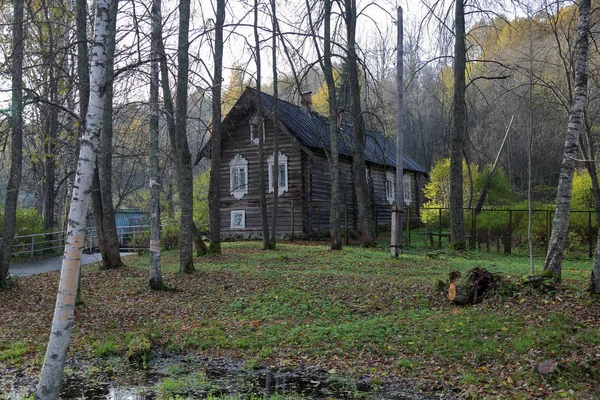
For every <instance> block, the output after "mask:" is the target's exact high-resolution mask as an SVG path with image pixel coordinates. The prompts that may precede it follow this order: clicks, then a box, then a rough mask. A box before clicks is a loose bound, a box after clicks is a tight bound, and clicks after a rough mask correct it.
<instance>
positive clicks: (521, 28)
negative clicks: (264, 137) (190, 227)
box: [0, 0, 600, 234]
mask: <svg viewBox="0 0 600 400" xmlns="http://www.w3.org/2000/svg"><path fill="white" fill-rule="evenodd" d="M480 5H481V7H480ZM257 6H258V10H259V13H258V24H259V25H260V26H261V27H260V29H259V32H258V35H259V38H260V41H261V47H262V48H263V50H264V51H265V52H266V51H268V47H269V46H270V43H269V41H270V37H271V36H272V27H271V26H270V25H271V22H270V20H269V18H270V13H271V9H270V8H269V7H268V5H267V4H261V3H260V2H259V3H258V4H257ZM361 6H362V7H364V13H363V14H362V15H360V16H359V18H358V24H359V27H360V29H359V30H360V32H359V35H358V38H357V40H358V45H359V47H358V48H359V59H360V66H361V67H360V71H361V72H360V82H361V96H362V103H363V104H362V106H363V108H364V109H365V110H366V112H367V115H368V116H369V117H368V118H367V121H366V122H367V125H368V126H369V127H371V128H374V129H378V130H384V131H385V132H386V133H388V134H389V135H393V134H394V132H395V129H396V118H395V108H396V98H397V91H396V82H395V63H394V61H393V60H394V59H395V55H394V53H395V48H396V46H395V31H394V29H395V28H394V15H393V7H394V5H392V4H388V3H386V4H384V5H382V6H380V5H376V4H374V3H366V2H365V3H364V4H361ZM483 6H486V7H487V6H489V7H487V9H488V10H493V11H483V10H484V8H483ZM118 7H119V9H118V12H117V13H116V39H115V57H114V69H115V72H114V78H113V84H114V93H113V96H114V97H113V112H112V131H113V133H112V148H111V155H112V160H111V163H112V173H111V178H112V202H113V205H114V208H115V209H127V208H134V209H142V210H146V211H148V210H149V203H148V198H149V189H148V187H147V186H148V185H147V182H148V168H149V163H148V153H149V152H148V139H147V138H148V134H149V125H148V120H149V112H150V107H149V103H148V97H147V87H148V83H149V60H150V28H151V21H150V11H151V10H150V8H149V6H148V5H147V4H144V3H142V2H137V1H135V0H133V1H121V2H119V3H118ZM280 7H281V10H283V11H281V10H280V14H279V15H278V23H279V32H278V35H279V38H280V40H279V42H278V47H279V53H278V64H277V69H278V81H279V96H280V98H282V99H284V100H288V101H291V102H293V103H296V104H297V103H299V98H300V95H299V91H305V90H312V91H313V92H314V102H315V108H316V109H317V110H318V111H321V112H323V113H326V110H327V85H326V83H325V78H324V76H323V73H322V71H321V69H319V68H317V63H315V60H316V59H317V52H315V46H314V43H316V42H318V41H320V40H321V36H320V35H321V34H320V32H321V31H322V23H321V22H320V19H319V18H320V16H322V12H323V11H322V9H321V8H320V6H319V5H317V4H316V3H314V4H313V3H311V2H307V3H306V4H305V3H304V2H301V1H299V2H287V3H286V4H282V5H280ZM307 7H308V9H310V13H307V11H306V10H307ZM336 7H337V6H336V5H335V4H334V13H335V11H336ZM447 7H448V5H447V4H443V3H442V2H435V3H434V2H422V3H420V4H419V5H418V6H416V5H413V4H410V5H408V7H407V10H408V11H407V13H406V15H407V22H406V23H405V39H404V51H405V68H404V82H405V85H404V91H405V92H404V142H405V143H404V148H405V151H406V153H407V154H409V155H410V156H411V157H413V158H414V159H415V160H417V161H418V162H419V163H420V164H421V165H422V166H424V167H425V168H426V169H427V170H431V169H432V168H433V166H434V164H435V163H436V162H438V161H439V162H440V164H439V165H440V167H441V165H443V164H444V161H443V160H444V159H446V158H447V157H448V156H449V154H448V143H449V140H448V135H449V129H450V125H451V113H452V107H451V105H452V90H453V89H452V88H453V77H452V57H451V48H452V43H453V37H452V30H451V29H449V28H448V27H449V26H452V18H451V13H449V12H448V8H447ZM467 7H469V5H468V4H467ZM470 7H471V11H472V12H469V13H468V15H467V30H468V32H467V37H466V41H467V61H468V63H467V71H466V73H467V95H466V96H467V97H466V99H467V115H468V123H467V136H468V140H467V145H466V148H465V151H464V153H465V154H464V156H465V158H466V160H467V165H469V166H471V168H470V169H469V170H470V172H471V176H470V177H468V176H467V179H465V193H470V192H471V189H469V188H468V187H467V186H469V182H473V181H477V179H478V178H477V176H478V174H485V170H486V168H487V167H486V166H487V165H489V164H491V163H492V162H493V161H494V159H495V157H496V155H497V153H498V150H499V149H500V144H501V143H502V139H503V138H504V134H505V132H506V129H507V126H508V125H509V121H511V118H514V119H513V122H512V125H511V127H510V132H509V134H508V136H507V140H506V147H505V149H504V151H503V152H502V154H501V155H500V158H499V165H500V167H501V170H502V171H503V172H502V173H501V176H502V179H504V180H505V182H504V183H502V185H504V187H503V189H502V190H500V192H498V193H497V195H496V196H495V197H494V195H492V196H491V197H490V198H489V200H488V203H487V204H488V205H495V206H499V205H507V204H508V203H511V202H517V201H520V200H523V199H524V198H525V195H526V192H527V153H528V138H529V135H531V153H532V158H533V159H532V166H533V169H532V171H531V174H532V181H533V186H534V190H533V198H534V200H535V201H538V202H548V203H552V202H553V200H554V196H555V188H556V185H557V182H558V175H559V169H560V160H561V154H562V146H563V142H564V134H565V131H566V121H567V115H568V107H569V103H570V99H571V96H572V94H571V93H572V86H573V57H574V56H573V55H574V45H575V39H576V25H577V24H576V21H577V7H576V5H574V4H573V3H570V2H564V1H544V2H530V3H522V2H512V3H507V2H504V3H502V4H501V3H499V2H489V4H483V3H482V4H479V3H474V4H472V5H470ZM338 11H342V9H341V8H340V10H338ZM0 13H1V14H0V18H1V20H2V31H1V34H2V37H1V40H0V62H2V65H3V68H2V70H3V71H4V72H3V74H2V80H1V82H2V87H3V89H2V93H3V95H2V96H4V97H3V98H4V99H6V100H7V101H4V102H3V103H2V106H1V107H0V108H2V109H3V112H2V116H1V118H2V120H0V144H1V147H0V148H1V149H2V152H1V153H0V177H1V179H0V201H1V202H3V201H4V197H5V193H6V185H7V182H8V177H9V167H10V161H11V156H10V152H9V149H10V143H11V139H10V129H9V123H8V115H9V111H10V102H9V101H8V98H7V96H6V93H9V92H10V89H9V88H8V87H9V86H8V85H9V66H10V63H11V62H12V56H13V50H14V48H13V45H12V41H11V21H12V13H13V10H12V6H11V4H8V3H6V4H4V5H3V6H2V7H0ZM214 13H215V11H214V9H213V5H212V4H209V3H205V2H202V3H194V4H192V9H191V16H192V18H191V20H192V22H191V26H190V34H189V37H190V49H189V52H188V53H189V57H190V62H189V80H188V85H187V86H188V88H187V89H188V93H189V94H188V96H187V99H188V100H187V117H186V118H187V140H188V142H189V148H190V154H191V156H192V159H193V165H194V176H195V185H194V186H195V187H196V189H195V194H194V196H195V201H196V202H197V203H202V202H203V203H204V206H202V205H199V204H197V205H196V206H195V207H196V208H195V215H194V218H195V219H206V218H207V213H208V208H207V206H206V201H207V198H208V195H207V188H208V177H207V176H203V174H206V171H207V168H208V162H207V161H206V159H203V157H202V156H203V155H204V154H203V153H202V152H201V149H202V148H203V147H204V146H205V145H206V143H207V142H208V138H209V136H210V131H211V121H212V114H211V110H210V108H211V103H212V91H211V90H212V79H211V78H212V77H213V74H214V71H212V68H213V67H214V62H213V57H212V54H213V53H214V43H215V41H214V39H215V38H214V23H215V20H214V18H215V17H214ZM93 14H94V13H93V12H91V11H89V10H88V11H87V12H86V14H85V16H86V19H87V24H86V26H87V30H88V31H90V30H91V27H92V23H91V22H92V19H93ZM252 14H253V4H247V3H245V2H228V3H227V12H226V17H225V23H224V30H225V36H224V46H225V48H224V58H223V60H224V61H223V69H222V71H223V77H224V84H223V87H222V102H221V103H222V112H223V115H225V114H226V113H227V112H228V111H229V109H231V107H232V106H233V104H234V103H235V101H236V99H237V98H238V97H239V95H240V94H241V92H242V91H243V88H244V87H245V86H246V85H250V86H255V85H256V66H255V60H254V58H255V57H254V54H255V50H254V48H253V47H254V44H252V43H250V42H249V38H248V34H249V33H250V32H251V30H250V29H251V24H252V21H251V19H252V17H253V15H252ZM25 15H26V16H25V18H26V29H25V37H24V42H25V44H24V53H23V54H24V60H23V87H24V133H23V151H24V153H23V154H24V158H23V179H22V182H21V188H20V195H19V206H20V207H21V208H23V209H25V208H34V209H35V210H37V213H36V215H37V217H38V219H36V218H34V217H33V215H32V213H31V211H28V212H26V211H23V210H21V211H19V216H20V217H21V218H22V221H23V222H22V223H20V224H18V232H17V233H20V234H26V233H34V232H40V231H44V230H45V231H48V230H54V229H62V228H63V227H64V226H65V220H66V214H67V206H68V199H69V197H70V192H71V188H72V185H73V177H74V171H75V166H76V160H77V152H78V137H79V134H80V124H81V119H80V108H79V107H80V96H81V94H80V87H81V82H80V81H81V78H80V75H79V74H78V72H77V71H78V69H77V68H78V64H77V63H78V52H77V46H78V45H79V44H80V41H78V36H77V29H78V28H77V27H78V25H77V23H76V13H75V9H73V8H72V7H71V5H70V3H68V2H63V1H57V0H43V1H35V2H32V1H26V2H25ZM309 15H312V16H313V18H307V17H308V16H309ZM177 18H178V8H177V7H175V5H174V4H172V3H170V2H166V3H165V5H164V10H163V18H162V37H163V38H164V45H165V52H166V55H167V58H166V61H167V67H168V69H169V71H170V74H171V77H172V79H173V81H174V77H175V75H176V68H177V65H178V60H177V57H176V55H177V52H176V48H177V43H176V35H177V29H178V20H177ZM338 18H341V17H340V16H338ZM595 19H596V14H595V13H592V29H591V31H592V36H593V37H592V40H594V35H595V34H596V32H595V28H594V27H595V22H596V21H595ZM333 25H334V32H333V35H332V36H333V38H334V40H333V66H334V79H335V82H336V83H335V84H336V88H337V89H338V90H339V92H338V94H337V99H338V100H337V101H338V106H340V107H344V106H345V105H346V104H345V101H346V100H345V99H346V97H347V96H346V95H345V93H346V92H347V90H348V89H347V73H346V72H345V60H344V57H343V53H344V52H343V49H344V46H345V43H344V37H343V33H344V28H343V26H342V25H341V24H339V21H337V22H336V21H334V24H333ZM310 32H315V34H316V35H318V36H317V37H316V38H314V37H313V35H311V34H309V33H310ZM87 36H88V37H89V36H90V35H89V34H88V35H87ZM315 39H316V41H315ZM261 51H262V50H261ZM268 58H269V57H263V61H262V63H263V64H265V67H264V68H263V70H266V66H271V63H270V62H269V61H268V60H267V61H265V60H264V59H268ZM599 61H600V60H599V59H598V56H597V52H595V51H593V52H592V53H591V55H590V66H589V74H590V80H589V95H588V105H587V109H586V124H585V128H586V130H587V133H588V134H587V135H585V137H582V144H584V145H585V146H583V147H582V148H583V149H586V150H587V151H586V153H585V154H587V158H593V157H595V154H589V149H590V148H591V150H593V149H594V148H595V147H596V146H595V142H596V140H597V127H596V124H597V122H596V120H597V118H598V114H599V111H600V106H599V104H598V93H599V90H598V85H599V84H600V83H599V82H600V81H599V80H598V79H597V78H598V76H600V75H599V70H598V62H599ZM262 79H263V85H262V90H263V91H265V92H272V91H273V84H272V79H270V78H269V77H263V78H262ZM172 90H173V93H175V87H174V85H173V87H172ZM161 108H162V109H161V113H162V116H161V118H160V126H161V128H160V129H161V130H160V132H161V134H160V156H159V159H160V168H159V170H160V174H161V178H162V179H161V180H162V182H163V184H162V186H161V208H162V210H163V220H164V219H166V220H172V221H175V220H176V215H177V213H178V212H179V198H178V193H177V183H176V182H177V180H176V178H175V166H174V162H173V160H174V158H173V153H172V148H171V147H170V146H169V142H168V141H169V139H168V135H167V133H166V125H167V118H166V114H165V113H166V112H167V111H166V110H165V109H164V107H163V106H161ZM513 116H514V117H513ZM590 146H591V147H590ZM581 159H582V160H583V159H584V156H582V157H581ZM440 160H441V161H440ZM580 164H581V165H580V167H582V168H583V163H580ZM433 176H434V177H435V176H436V174H435V173H433ZM586 182H589V181H586ZM580 183H581V185H584V186H583V187H581V194H580V195H577V196H578V197H577V196H576V197H577V199H579V200H577V201H576V202H575V203H574V204H573V206H574V207H575V206H577V207H578V208H586V209H587V208H588V207H589V206H591V205H592V202H591V200H590V197H589V196H587V188H588V187H589V186H585V185H587V183H585V182H583V181H581V182H580ZM584 183H585V184H584ZM502 185H501V186H502ZM503 190H504V192H508V193H510V194H511V196H503V195H502V194H501V193H504V192H503ZM576 190H577V185H576ZM438 194H439V193H438ZM438 194H435V193H434V192H432V191H431V190H430V191H429V192H428V195H429V197H430V200H431V201H432V203H431V204H433V205H439V206H447V205H448V204H447V201H446V200H444V199H443V196H441V197H440V196H438ZM467 200H468V201H467V202H466V203H465V206H471V205H474V204H471V203H472V202H473V201H476V200H477V198H476V197H475V200H473V199H472V197H471V198H467ZM25 219H27V220H28V221H29V222H27V223H25V222H24V221H25Z"/></svg>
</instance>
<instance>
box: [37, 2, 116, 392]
mask: <svg viewBox="0 0 600 400" xmlns="http://www.w3.org/2000/svg"><path fill="white" fill-rule="evenodd" d="M109 8H110V0H97V12H96V23H95V34H94V47H93V50H92V68H91V73H90V78H91V90H90V101H89V107H88V111H87V117H86V129H85V133H84V135H83V137H82V139H81V149H80V153H79V161H78V164H77V174H76V177H75V185H74V188H73V195H72V198H71V205H70V209H69V221H68V233H67V234H68V236H67V243H66V245H65V252H64V256H63V264H62V269H61V275H60V284H59V287H58V295H57V298H56V308H55V311H54V319H53V321H52V330H51V334H50V340H49V341H48V347H47V349H46V357H45V359H44V364H43V366H42V372H41V374H40V381H39V383H38V387H37V390H36V394H35V398H36V399H39V400H42V399H44V400H45V399H51V400H54V399H57V398H58V393H59V391H60V385H61V382H62V374H63V369H64V365H65V359H66V356H67V349H68V347H69V340H70V338H71V331H72V329H73V322H74V311H75V298H76V295H77V286H78V281H79V272H80V267H81V252H82V249H83V247H84V244H85V240H84V239H85V217H86V213H87V208H88V202H89V199H90V188H91V186H92V175H93V172H94V164H95V162H96V153H97V151H98V139H99V134H100V129H101V127H102V111H103V108H104V99H103V94H102V92H103V90H104V88H103V86H104V70H105V64H106V42H107V35H108V15H109Z"/></svg>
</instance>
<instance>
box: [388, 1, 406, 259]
mask: <svg viewBox="0 0 600 400" xmlns="http://www.w3.org/2000/svg"><path fill="white" fill-rule="evenodd" d="M397 11H398V16H397V20H396V24H397V27H398V38H397V44H396V46H397V49H398V51H397V52H396V88H397V92H398V100H397V109H396V110H397V114H396V118H397V121H398V124H397V125H398V127H397V135H396V191H395V192H396V193H395V195H396V196H395V197H396V203H395V207H393V208H392V235H391V244H390V253H391V254H392V257H398V255H399V254H401V253H402V213H403V212H404V164H403V162H402V160H403V157H402V145H403V137H402V128H403V120H402V113H403V108H402V102H403V98H404V82H403V76H402V75H403V73H404V32H403V29H404V26H403V21H402V7H400V6H398V10H397Z"/></svg>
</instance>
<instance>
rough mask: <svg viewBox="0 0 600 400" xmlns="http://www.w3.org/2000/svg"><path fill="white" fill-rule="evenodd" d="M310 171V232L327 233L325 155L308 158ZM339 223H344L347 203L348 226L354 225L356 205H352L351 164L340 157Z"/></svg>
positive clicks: (328, 186) (328, 184)
mask: <svg viewBox="0 0 600 400" xmlns="http://www.w3.org/2000/svg"><path fill="white" fill-rule="evenodd" d="M307 165H308V169H309V170H310V171H311V173H310V193H311V196H310V203H309V207H308V209H309V221H310V223H309V226H310V229H311V230H312V232H319V233H323V234H328V233H329V212H330V208H331V174H330V173H329V162H328V160H327V158H325V155H322V156H321V155H315V156H313V157H310V158H309V159H308V163H307ZM339 168H340V173H339V177H340V210H339V212H340V223H341V224H342V228H343V224H344V206H345V205H348V227H349V228H350V229H354V227H355V225H356V223H357V222H356V215H355V214H356V213H355V210H356V207H354V202H355V201H354V185H353V181H352V164H350V162H349V161H347V160H344V159H340V162H339Z"/></svg>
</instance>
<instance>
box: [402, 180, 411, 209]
mask: <svg viewBox="0 0 600 400" xmlns="http://www.w3.org/2000/svg"><path fill="white" fill-rule="evenodd" d="M410 186H411V185H410V175H408V174H404V176H403V177H402V189H403V192H404V204H406V205H407V206H410V203H412V196H411V190H410Z"/></svg>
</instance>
